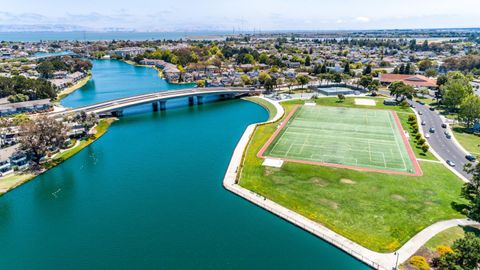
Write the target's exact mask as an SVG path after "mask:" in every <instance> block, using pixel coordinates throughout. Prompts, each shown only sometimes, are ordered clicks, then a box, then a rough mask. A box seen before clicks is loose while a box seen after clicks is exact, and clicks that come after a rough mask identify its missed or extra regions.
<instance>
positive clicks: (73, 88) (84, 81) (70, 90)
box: [55, 73, 92, 102]
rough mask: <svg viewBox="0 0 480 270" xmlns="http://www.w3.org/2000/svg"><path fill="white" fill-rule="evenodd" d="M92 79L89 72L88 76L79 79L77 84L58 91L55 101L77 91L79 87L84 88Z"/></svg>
mask: <svg viewBox="0 0 480 270" xmlns="http://www.w3.org/2000/svg"><path fill="white" fill-rule="evenodd" d="M91 79H92V74H91V73H89V74H87V76H86V77H85V78H83V79H81V80H80V81H78V82H77V83H76V84H74V85H72V86H70V87H67V88H65V89H64V90H62V91H60V93H58V95H57V98H56V99H55V102H60V101H61V100H62V99H64V98H66V97H67V96H68V95H70V94H71V93H73V92H75V91H77V90H78V89H80V88H82V87H83V86H85V85H86V84H87V83H88V82H89V81H90V80H91Z"/></svg>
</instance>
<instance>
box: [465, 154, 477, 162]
mask: <svg viewBox="0 0 480 270" xmlns="http://www.w3.org/2000/svg"><path fill="white" fill-rule="evenodd" d="M465 158H466V159H467V160H468V161H471V162H473V161H475V159H476V158H475V157H474V156H473V155H466V156H465Z"/></svg>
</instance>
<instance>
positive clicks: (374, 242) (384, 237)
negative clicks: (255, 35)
mask: <svg viewBox="0 0 480 270" xmlns="http://www.w3.org/2000/svg"><path fill="white" fill-rule="evenodd" d="M301 103H302V102H301V101H290V102H286V103H282V105H284V107H285V109H286V112H287V114H288V112H289V111H291V110H292V109H293V107H294V105H295V104H301ZM277 126H278V123H273V124H269V125H263V126H259V127H258V128H257V129H256V131H255V133H254V135H253V138H252V140H251V142H250V144H249V145H248V147H247V152H246V154H245V159H244V161H243V164H242V168H241V172H240V179H239V184H240V185H241V186H243V187H245V188H247V189H249V190H252V191H254V192H256V193H258V194H261V195H263V196H265V197H267V198H269V199H271V200H273V201H275V202H277V203H279V204H281V205H283V206H285V207H287V208H289V209H291V210H293V211H296V212H298V213H300V214H302V215H304V216H306V217H308V218H310V219H312V220H314V221H316V222H319V223H321V224H323V225H325V226H327V227H328V228H330V229H332V230H334V231H336V232H337V233H340V234H341V235H343V236H345V237H347V238H349V239H351V240H353V241H355V242H357V243H359V244H361V245H363V246H365V247H367V248H369V249H372V250H375V251H379V252H390V251H393V250H395V249H397V248H399V247H400V246H401V245H402V244H404V243H405V242H406V241H407V240H408V239H410V238H411V237H412V236H413V235H415V234H416V233H418V232H419V231H421V230H422V229H424V228H425V227H428V226H429V225H431V224H433V223H435V222H437V221H440V220H446V219H451V218H459V217H462V215H461V214H459V213H458V212H457V211H456V210H454V209H453V208H452V206H451V204H452V202H457V203H464V201H463V200H462V199H460V198H459V194H460V189H461V186H462V182H461V181H460V180H459V179H457V177H456V176H455V175H453V173H451V172H450V171H449V170H448V169H446V168H445V167H444V166H443V165H442V164H437V163H429V162H421V163H420V164H421V167H422V169H423V171H424V176H422V177H410V176H401V175H389V174H383V173H371V172H359V171H354V170H348V169H336V168H330V167H322V166H312V165H306V164H298V163H285V164H284V166H283V167H282V168H280V169H275V168H266V167H263V166H262V165H261V164H262V162H263V160H262V159H259V158H257V157H256V154H257V153H258V151H259V150H260V148H261V147H262V146H263V145H264V143H265V142H266V141H267V140H268V138H269V137H270V136H271V134H272V133H273V132H274V131H275V129H276V128H277Z"/></svg>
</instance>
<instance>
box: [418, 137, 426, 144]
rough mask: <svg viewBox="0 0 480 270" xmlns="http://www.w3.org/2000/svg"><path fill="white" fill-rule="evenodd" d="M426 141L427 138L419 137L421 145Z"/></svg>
mask: <svg viewBox="0 0 480 270" xmlns="http://www.w3.org/2000/svg"><path fill="white" fill-rule="evenodd" d="M425 142H426V140H425V139H424V138H420V139H418V144H419V145H423V144H424V143H425Z"/></svg>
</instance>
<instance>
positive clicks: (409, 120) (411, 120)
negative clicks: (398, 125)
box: [408, 115, 417, 123]
mask: <svg viewBox="0 0 480 270" xmlns="http://www.w3.org/2000/svg"><path fill="white" fill-rule="evenodd" d="M408 122H409V123H416V122H417V119H416V118H415V115H409V116H408Z"/></svg>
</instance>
